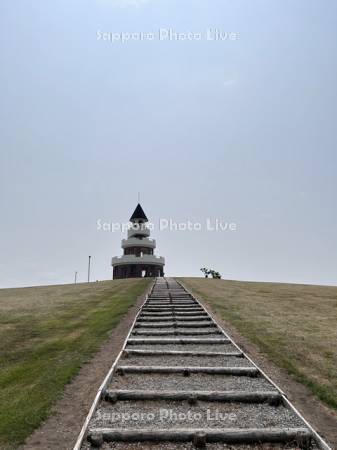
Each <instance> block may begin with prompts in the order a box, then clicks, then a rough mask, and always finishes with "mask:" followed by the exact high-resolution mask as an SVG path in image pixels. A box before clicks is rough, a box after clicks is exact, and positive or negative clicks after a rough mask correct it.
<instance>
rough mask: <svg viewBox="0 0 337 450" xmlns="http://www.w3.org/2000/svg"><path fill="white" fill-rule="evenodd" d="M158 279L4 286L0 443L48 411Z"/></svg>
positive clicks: (0, 295)
mask: <svg viewBox="0 0 337 450" xmlns="http://www.w3.org/2000/svg"><path fill="white" fill-rule="evenodd" d="M149 283H150V280H149V279H148V280H142V279H133V280H115V281H105V282H100V283H90V284H76V285H62V286H47V287H31V288H20V289H1V290H0V361H1V365H0V448H15V447H16V446H17V445H18V444H19V443H21V442H23V441H24V439H25V438H26V437H27V436H28V435H29V434H31V432H32V431H33V430H34V429H35V428H37V427H38V426H39V424H40V423H41V422H42V421H43V420H44V419H45V418H46V417H47V416H48V413H49V411H50V408H51V406H52V404H53V402H54V401H55V400H56V399H57V398H58V397H59V396H60V395H61V393H62V391H63V388H64V386H65V384H66V383H68V382H69V381H70V380H71V379H72V378H73V377H74V375H76V373H77V372H78V371H79V369H80V367H81V365H83V363H84V362H86V361H88V359H90V356H91V355H92V354H93V353H94V352H95V351H96V350H97V349H98V348H99V346H100V345H101V344H102V343H103V342H104V341H105V340H106V339H107V337H108V334H109V332H111V330H112V329H113V328H114V327H115V326H116V325H117V324H118V322H119V321H120V319H121V318H122V317H123V316H124V314H125V313H126V312H127V310H128V309H129V307H130V306H131V305H133V304H134V303H135V301H136V299H137V297H138V296H139V295H141V294H142V293H143V292H144V291H145V290H146V288H147V286H148V285H149Z"/></svg>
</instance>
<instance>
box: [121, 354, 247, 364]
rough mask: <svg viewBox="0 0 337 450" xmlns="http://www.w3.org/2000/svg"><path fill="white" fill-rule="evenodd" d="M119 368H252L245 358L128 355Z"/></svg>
mask: <svg viewBox="0 0 337 450" xmlns="http://www.w3.org/2000/svg"><path fill="white" fill-rule="evenodd" d="M119 365H121V366H184V367H188V366H202V367H212V366H213V367H214V366H218V367H252V364H251V363H250V362H249V361H248V359H246V358H237V357H235V356H229V357H222V356H209V357H205V356H168V355H164V356H160V355H158V356H140V355H130V356H129V357H127V358H125V357H123V358H122V359H121V360H120V361H119Z"/></svg>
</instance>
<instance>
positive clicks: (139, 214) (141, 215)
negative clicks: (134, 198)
mask: <svg viewBox="0 0 337 450" xmlns="http://www.w3.org/2000/svg"><path fill="white" fill-rule="evenodd" d="M135 219H143V220H145V222H148V218H147V217H146V215H145V212H144V211H143V208H142V207H141V206H140V203H138V205H137V206H136V209H135V210H134V212H133V214H132V216H131V217H130V222H132V221H133V220H135Z"/></svg>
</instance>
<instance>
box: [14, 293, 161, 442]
mask: <svg viewBox="0 0 337 450" xmlns="http://www.w3.org/2000/svg"><path fill="white" fill-rule="evenodd" d="M151 287H152V286H151ZM145 296H146V294H144V295H142V296H140V297H139V298H138V299H137V302H136V304H135V305H134V306H133V307H132V308H130V310H129V311H128V313H127V314H126V316H125V317H124V318H123V319H122V320H121V322H120V323H119V324H118V325H117V327H116V328H115V329H114V330H113V331H112V333H111V335H110V337H109V339H108V341H107V342H106V343H105V344H104V345H103V346H102V347H101V349H100V350H99V351H98V352H97V353H96V354H95V356H94V357H93V358H92V360H91V361H90V362H89V363H88V364H86V365H85V366H83V367H82V369H81V370H80V372H79V374H78V375H77V377H76V378H75V379H74V380H73V381H72V382H71V383H70V384H69V385H67V386H66V388H65V391H64V394H63V397H62V398H61V399H60V400H59V401H58V402H57V403H56V404H55V406H54V408H53V410H52V413H51V415H50V417H49V418H48V419H47V420H46V422H44V423H43V424H42V425H41V427H40V428H38V429H37V430H36V431H35V432H34V433H33V434H32V435H31V436H30V437H29V438H28V439H27V440H26V443H25V444H24V445H23V446H21V447H20V450H42V449H43V450H71V449H72V448H73V446H74V444H75V441H76V439H77V436H78V434H79V432H80V430H81V427H82V425H83V422H84V420H85V418H86V416H87V414H88V411H89V409H90V407H91V404H92V402H93V401H94V398H95V395H96V393H97V390H98V388H99V386H100V385H101V383H102V381H103V379H104V378H105V376H106V374H107V373H108V371H109V369H110V367H111V365H112V364H113V362H114V360H115V359H116V357H117V355H118V354H119V352H120V350H121V348H122V345H123V343H124V340H125V338H126V336H127V334H128V332H129V330H130V327H131V325H132V322H133V320H134V318H135V315H136V313H137V311H138V309H139V307H140V306H141V305H142V303H143V302H144V299H145Z"/></svg>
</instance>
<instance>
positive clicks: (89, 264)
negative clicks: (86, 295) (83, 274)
mask: <svg viewBox="0 0 337 450" xmlns="http://www.w3.org/2000/svg"><path fill="white" fill-rule="evenodd" d="M90 266H91V256H89V263H88V283H90Z"/></svg>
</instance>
